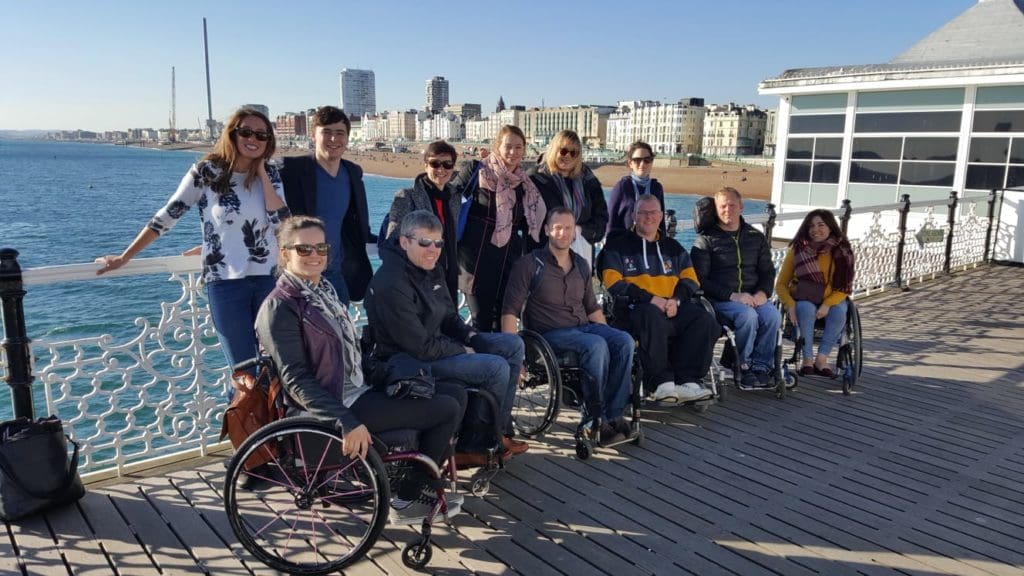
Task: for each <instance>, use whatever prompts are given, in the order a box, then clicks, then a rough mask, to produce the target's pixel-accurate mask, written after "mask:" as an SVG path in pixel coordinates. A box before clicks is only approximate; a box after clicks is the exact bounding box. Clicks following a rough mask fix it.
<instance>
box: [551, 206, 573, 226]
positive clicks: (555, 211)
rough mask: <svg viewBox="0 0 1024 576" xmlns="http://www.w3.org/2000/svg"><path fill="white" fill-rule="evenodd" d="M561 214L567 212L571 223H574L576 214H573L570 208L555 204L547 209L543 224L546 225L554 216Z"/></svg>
mask: <svg viewBox="0 0 1024 576" xmlns="http://www.w3.org/2000/svg"><path fill="white" fill-rule="evenodd" d="M563 214H568V215H569V216H572V222H573V224H575V223H576V214H573V211H572V210H570V209H568V208H566V207H565V206H555V207H554V208H550V209H548V214H547V217H545V219H544V225H545V226H547V225H549V224H551V221H552V220H553V219H554V218H555V216H561V215H563Z"/></svg>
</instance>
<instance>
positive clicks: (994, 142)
mask: <svg viewBox="0 0 1024 576" xmlns="http://www.w3.org/2000/svg"><path fill="white" fill-rule="evenodd" d="M1009 147H1010V139H1009V138H971V151H970V152H969V153H968V155H967V161H968V162H995V163H997V164H1004V163H1005V162H1006V153H1007V151H1008V149H1009Z"/></svg>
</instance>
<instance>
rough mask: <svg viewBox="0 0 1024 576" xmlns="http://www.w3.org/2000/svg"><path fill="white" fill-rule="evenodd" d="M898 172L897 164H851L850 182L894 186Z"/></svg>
mask: <svg viewBox="0 0 1024 576" xmlns="http://www.w3.org/2000/svg"><path fill="white" fill-rule="evenodd" d="M899 172H900V163H899V162H851V163H850V182H864V183H868V184H895V183H896V180H897V177H898V176H899Z"/></svg>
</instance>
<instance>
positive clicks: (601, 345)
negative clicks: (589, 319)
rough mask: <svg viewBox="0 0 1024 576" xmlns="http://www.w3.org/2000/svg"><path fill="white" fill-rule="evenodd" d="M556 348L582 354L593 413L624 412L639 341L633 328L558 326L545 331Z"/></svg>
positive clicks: (612, 414) (611, 414)
mask: <svg viewBox="0 0 1024 576" xmlns="http://www.w3.org/2000/svg"><path fill="white" fill-rule="evenodd" d="M543 336H544V340H546V341H547V343H548V344H550V345H551V348H552V349H553V350H554V351H555V352H556V353H559V352H564V351H567V350H571V351H573V352H575V353H576V355H577V356H579V359H580V371H581V372H582V373H583V376H584V377H583V384H582V385H583V390H582V392H583V401H584V403H585V404H586V405H587V406H588V407H589V409H590V410H593V412H592V413H591V416H592V417H593V416H598V415H599V416H601V418H602V419H604V420H605V421H611V420H614V419H616V418H619V417H621V416H622V413H623V412H625V411H626V403H627V402H628V401H629V392H630V389H631V380H632V374H631V373H632V369H633V349H634V347H635V344H634V342H633V337H632V336H630V334H629V332H625V331H622V330H617V329H615V328H612V327H611V326H608V325H606V324H598V323H590V324H587V325H586V326H573V327H570V328H556V329H554V330H549V331H548V332H545V333H544V334H543Z"/></svg>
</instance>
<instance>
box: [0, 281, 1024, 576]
mask: <svg viewBox="0 0 1024 576" xmlns="http://www.w3.org/2000/svg"><path fill="white" fill-rule="evenodd" d="M1021 294H1024V270H1022V269H1020V268H1005V267H995V268H983V269H980V270H976V271H973V272H970V273H964V274H960V275H957V276H954V277H952V278H947V279H942V280H939V281H935V282H932V283H928V284H922V285H916V286H914V288H913V289H912V290H911V291H910V292H908V293H905V294H898V293H897V294H884V295H882V296H879V297H875V298H871V299H868V300H864V301H862V302H861V303H860V306H861V310H862V318H863V322H864V334H865V351H866V352H865V356H866V365H865V370H864V377H863V379H862V381H861V384H860V386H859V387H858V388H857V389H856V390H855V393H854V395H853V396H851V397H843V396H842V394H841V393H839V391H838V388H837V386H835V385H834V383H832V384H826V383H824V382H821V381H817V382H816V381H814V379H805V380H803V381H801V386H800V388H799V391H798V392H797V393H794V394H791V395H789V396H787V398H786V399H785V400H784V401H778V400H775V399H774V398H773V397H770V396H765V395H758V394H743V393H740V392H733V393H732V394H731V395H730V397H729V399H728V400H727V401H726V402H724V403H721V404H718V405H716V406H713V407H712V408H711V410H710V411H708V412H707V413H705V414H701V415H698V414H695V413H693V412H691V411H689V410H686V409H678V408H677V409H664V410H652V411H648V412H647V413H646V416H647V421H648V423H647V425H646V429H645V430H646V436H647V439H646V443H645V444H644V445H643V446H641V447H634V446H628V447H624V448H623V449H622V450H621V452H609V451H602V452H599V453H598V454H597V455H596V456H595V457H593V458H591V459H590V460H588V461H579V460H577V459H576V458H575V456H574V455H573V445H572V437H571V433H570V426H571V422H572V419H573V418H574V416H575V415H574V414H572V413H568V414H563V416H562V418H561V419H560V422H559V425H558V426H557V427H556V429H555V431H554V433H552V434H549V435H548V436H547V437H546V438H545V439H544V441H542V442H536V443H534V444H533V447H532V449H531V450H530V452H529V453H527V454H526V455H524V456H522V457H520V458H517V459H516V460H515V461H513V463H512V464H511V465H510V467H509V468H508V469H507V470H506V472H505V473H503V474H502V475H499V476H498V477H497V478H496V480H495V486H494V488H492V491H491V494H490V495H488V496H487V497H486V498H483V499H478V498H472V497H467V501H466V512H465V513H464V514H462V515H460V516H458V517H457V518H456V519H455V521H454V525H453V526H452V527H450V528H448V527H443V526H442V527H439V528H438V529H437V530H436V531H435V534H436V538H435V543H436V548H435V553H434V558H433V561H432V562H431V564H430V566H429V569H430V571H431V572H433V573H438V574H456V573H466V572H475V573H480V574H514V573H519V574H526V575H530V576H534V575H544V574H571V575H577V574H613V575H615V576H625V575H627V574H700V575H708V574H737V575H752V574H779V575H787V576H789V575H802V574H826V575H847V574H865V575H882V574H915V575H934V574H956V575H972V574H1000V575H1010V574H1024V417H1022V414H1024V312H1022V308H1021V306H1020V305H1019V303H1017V302H1015V301H1014V300H1015V298H1017V297H1020V295H1021ZM222 476H223V468H222V466H221V464H220V462H216V461H214V462H207V463H205V464H203V465H202V466H200V467H198V468H195V469H191V470H184V471H178V472H172V473H167V474H165V475H163V476H161V477H154V478H147V479H142V480H139V481H135V482H132V483H124V484H119V485H116V486H112V487H105V488H93V489H91V491H90V493H89V494H88V495H87V496H86V497H85V498H84V499H83V500H82V501H81V502H80V503H79V504H78V505H77V506H75V507H70V508H68V509H65V510H62V511H59V512H54V513H51V514H47V515H46V516H44V517H38V518H34V519H31V520H28V521H23V522H20V523H17V524H11V525H8V526H5V529H6V530H7V537H6V538H0V574H4V575H6V574H65V573H71V574H77V575H86V574H88V575H109V574H120V575H130V576H135V575H145V574H200V573H206V574H214V575H222V574H268V573H272V572H271V571H269V570H267V569H266V568H265V567H263V566H262V565H261V564H259V562H258V561H256V560H254V559H253V558H251V557H250V556H249V555H248V553H247V552H246V551H245V550H244V549H242V548H241V547H240V546H239V545H238V543H237V542H236V541H235V539H234V537H233V536H232V533H231V530H230V528H229V527H228V523H227V519H226V517H225V515H224V512H223V509H222V506H221V499H220V496H219V492H220V484H221V477H222ZM413 537H414V534H413V532H412V530H411V529H387V530H385V532H384V537H383V538H382V539H381V541H380V542H379V543H378V545H377V546H376V548H375V549H374V550H373V551H372V553H371V555H370V557H369V558H368V559H367V560H365V561H363V562H360V563H359V564H357V565H356V566H354V567H352V568H351V569H350V570H349V572H348V573H351V574H405V573H408V571H407V570H406V569H405V568H404V567H403V566H402V563H401V557H400V552H401V546H402V545H404V543H405V542H407V541H410V540H411V539H412V538H413Z"/></svg>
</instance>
